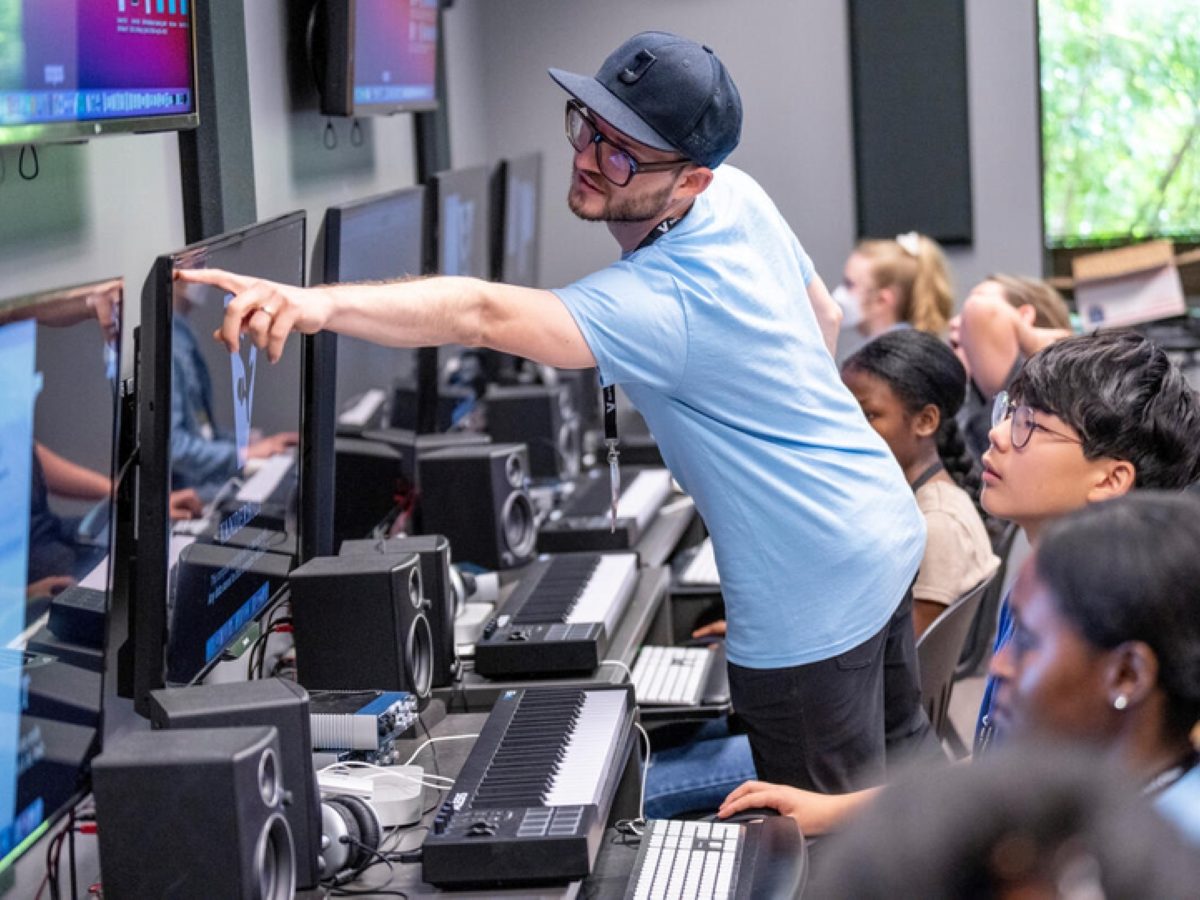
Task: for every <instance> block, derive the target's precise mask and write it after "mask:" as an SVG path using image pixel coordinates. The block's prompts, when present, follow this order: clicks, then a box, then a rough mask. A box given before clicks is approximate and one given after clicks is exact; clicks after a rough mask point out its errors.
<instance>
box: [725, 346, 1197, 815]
mask: <svg viewBox="0 0 1200 900" xmlns="http://www.w3.org/2000/svg"><path fill="white" fill-rule="evenodd" d="M1050 410H1054V412H1051V411H1050ZM990 439H991V446H990V449H989V450H988V453H987V454H986V455H985V457H984V478H983V480H984V488H983V494H982V503H983V506H984V508H985V509H986V510H987V511H988V512H989V513H990V514H992V515H994V516H997V517H999V518H1003V519H1007V520H1009V521H1013V522H1016V523H1017V524H1018V525H1019V526H1020V527H1021V528H1022V529H1024V531H1025V532H1026V534H1027V536H1028V537H1029V539H1030V543H1031V544H1032V545H1033V546H1034V547H1035V548H1037V547H1038V543H1039V540H1040V538H1041V536H1042V534H1043V532H1044V531H1045V530H1046V529H1047V527H1048V526H1049V525H1050V524H1051V523H1053V522H1054V521H1055V520H1056V519H1058V518H1060V517H1062V516H1064V515H1066V514H1067V513H1069V512H1072V511H1075V510H1078V509H1080V508H1082V507H1085V506H1087V505H1088V504H1091V503H1099V502H1101V501H1111V500H1112V499H1113V498H1116V497H1120V496H1123V495H1125V494H1127V493H1129V491H1131V490H1133V489H1134V488H1137V489H1168V490H1174V491H1182V490H1183V489H1184V488H1186V487H1188V486H1189V485H1191V484H1193V483H1194V482H1195V481H1196V480H1197V478H1200V400H1198V399H1197V397H1196V395H1195V393H1194V392H1193V391H1192V390H1191V388H1190V387H1189V386H1188V384H1187V382H1186V381H1185V380H1184V378H1183V375H1182V374H1181V373H1180V371H1179V370H1178V368H1176V367H1175V365H1174V364H1173V363H1172V362H1171V361H1170V359H1169V358H1168V357H1167V355H1166V353H1165V352H1164V351H1163V350H1162V349H1161V348H1159V347H1157V346H1156V345H1154V344H1153V342H1151V341H1149V340H1148V339H1146V338H1145V337H1143V336H1142V335H1139V334H1137V333H1136V332H1132V331H1126V332H1109V333H1100V334H1096V335H1091V336H1085V337H1075V338H1068V339H1066V340H1062V341H1059V342H1057V343H1054V344H1052V345H1051V346H1049V347H1047V348H1046V349H1044V350H1042V351H1040V352H1039V353H1037V354H1036V355H1035V356H1033V357H1032V358H1030V360H1029V361H1028V362H1027V363H1026V365H1025V367H1024V368H1023V369H1022V371H1021V374H1020V375H1019V376H1018V377H1017V379H1016V380H1015V381H1014V382H1013V385H1012V398H1009V397H1008V396H1007V395H1006V396H1005V397H1004V402H1003V403H1002V404H998V405H997V415H996V417H995V426H994V427H993V428H992V430H991V432H990ZM1014 631H1015V628H1014V622H1013V617H1012V615H1011V614H1010V609H1009V604H1008V602H1007V601H1006V602H1005V603H1004V604H1003V605H1002V607H1001V615H1000V625H999V628H998V635H997V644H996V647H997V650H996V652H997V653H1000V652H1001V650H1002V648H1003V647H1004V646H1005V645H1006V644H1007V643H1008V642H1009V641H1010V640H1012V639H1013V635H1014ZM998 684H999V679H998V678H996V677H995V673H994V672H993V675H992V676H991V677H989V683H988V686H987V688H986V690H985V694H984V699H983V703H982V704H981V709H980V721H979V727H978V730H977V734H976V753H977V754H978V753H980V752H983V751H984V750H985V749H986V747H987V746H988V744H989V743H990V742H991V740H992V738H993V735H994V734H995V731H996V728H995V722H994V720H993V715H992V713H993V704H994V702H995V700H996V696H997V689H998ZM872 796H874V791H873V790H867V791H860V792H855V793H848V794H838V795H823V794H816V793H811V792H804V791H796V790H794V789H792V788H781V787H780V786H777V785H771V784H766V783H763V782H748V783H747V784H745V785H742V786H741V787H739V788H738V789H737V790H735V791H734V792H733V793H731V794H730V796H729V797H728V798H727V799H726V801H725V803H724V804H723V805H722V807H721V814H722V815H726V816H727V815H731V814H732V813H734V812H736V811H737V810H739V809H743V808H748V807H759V806H769V807H773V808H775V809H779V810H780V811H782V812H785V813H786V814H789V815H793V816H794V817H796V818H797V821H799V822H800V826H801V829H802V830H804V832H805V833H806V834H817V833H820V832H823V831H828V830H830V829H832V828H834V827H836V826H837V825H838V824H839V823H840V822H842V821H843V820H844V819H845V817H846V816H847V815H849V814H850V813H852V812H853V811H854V810H855V809H857V808H859V807H860V806H862V805H863V804H864V803H867V802H869V801H870V798H871V797H872Z"/></svg>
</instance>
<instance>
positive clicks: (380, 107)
mask: <svg viewBox="0 0 1200 900" xmlns="http://www.w3.org/2000/svg"><path fill="white" fill-rule="evenodd" d="M314 15H315V16H316V20H315V22H314V27H313V55H314V62H315V66H314V68H315V70H316V73H317V88H318V90H319V92H320V94H321V112H322V113H323V114H324V115H327V116H361V115H389V114H391V113H396V112H406V111H413V110H426V109H433V108H434V107H436V106H437V88H436V80H437V46H438V0H322V2H321V3H319V4H318V5H317V7H316V8H315V11H314Z"/></svg>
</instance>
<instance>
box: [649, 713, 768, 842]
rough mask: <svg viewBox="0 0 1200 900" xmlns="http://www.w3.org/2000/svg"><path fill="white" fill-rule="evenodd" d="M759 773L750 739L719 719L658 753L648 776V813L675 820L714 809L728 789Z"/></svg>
mask: <svg viewBox="0 0 1200 900" xmlns="http://www.w3.org/2000/svg"><path fill="white" fill-rule="evenodd" d="M755 777H757V776H756V775H755V773H754V759H753V758H752V757H751V755H750V741H749V739H748V738H747V737H746V735H744V734H730V732H729V725H728V723H727V721H726V720H725V719H723V718H722V719H714V720H713V721H712V722H709V723H706V724H705V725H704V726H703V727H702V728H700V729H699V730H698V731H697V732H696V734H695V736H694V738H693V739H692V740H690V741H689V742H687V743H685V744H681V745H680V746H678V747H671V748H669V749H666V750H659V751H656V752H655V753H654V754H653V755H652V756H651V757H650V771H649V772H648V773H647V774H646V817H647V818H650V819H670V818H673V817H675V816H679V815H682V814H684V813H689V812H715V811H716V809H717V807H718V806H720V805H721V801H722V800H724V799H725V797H726V796H728V794H729V792H730V791H732V790H733V789H734V788H735V787H737V786H738V785H739V784H741V783H742V782H743V781H750V780H751V779H753V778H755Z"/></svg>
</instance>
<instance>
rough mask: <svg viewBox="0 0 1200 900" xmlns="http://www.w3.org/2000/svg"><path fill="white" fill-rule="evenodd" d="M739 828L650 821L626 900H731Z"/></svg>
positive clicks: (737, 858) (739, 842)
mask: <svg viewBox="0 0 1200 900" xmlns="http://www.w3.org/2000/svg"><path fill="white" fill-rule="evenodd" d="M742 834H743V827H742V826H740V825H730V824H728V823H725V822H681V821H677V820H674V819H671V820H667V819H651V820H650V821H649V822H647V823H646V831H645V833H644V834H643V835H642V846H641V848H640V849H639V850H638V856H637V861H636V862H635V863H634V865H633V872H632V873H631V874H630V876H629V888H628V890H627V891H626V892H625V900H655V898H660V897H661V898H667V897H687V898H689V900H692V898H724V897H733V896H734V892H735V891H736V889H737V881H738V865H739V862H740V857H741V851H742Z"/></svg>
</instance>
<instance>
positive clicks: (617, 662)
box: [600, 659, 633, 682]
mask: <svg viewBox="0 0 1200 900" xmlns="http://www.w3.org/2000/svg"><path fill="white" fill-rule="evenodd" d="M600 665H602V666H617V667H618V668H621V669H624V670H625V675H626V676H627V677H628V678H629V680H630V681H631V682H632V681H633V670H632V669H630V668H629V666H627V665H626V664H625V663H623V662H621V660H619V659H602V660H600Z"/></svg>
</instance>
